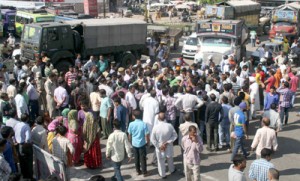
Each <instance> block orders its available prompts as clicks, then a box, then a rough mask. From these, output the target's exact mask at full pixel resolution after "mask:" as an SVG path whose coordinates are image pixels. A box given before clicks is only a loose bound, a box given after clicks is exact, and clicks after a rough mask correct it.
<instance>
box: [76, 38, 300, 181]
mask: <svg viewBox="0 0 300 181" xmlns="http://www.w3.org/2000/svg"><path fill="white" fill-rule="evenodd" d="M261 39H263V40H266V39H267V37H262V38H261ZM255 49H256V48H252V47H250V46H249V45H247V54H248V55H250V54H251V52H252V51H253V50H255ZM180 52H181V49H179V50H178V51H177V52H172V55H171V56H172V57H173V58H176V57H178V55H179V54H180ZM186 61H187V63H189V64H191V63H192V60H186ZM299 99H300V96H299V93H298V94H297V100H296V103H297V104H296V106H295V108H294V109H293V110H291V112H290V119H289V124H288V125H287V126H285V127H284V128H283V130H282V132H280V133H279V134H278V144H279V149H278V151H277V152H276V153H275V154H274V156H273V159H272V160H271V162H272V163H273V164H274V165H275V167H276V168H277V169H278V170H279V171H280V175H281V176H280V180H282V181H295V180H298V179H299V180H300V156H299V153H300V144H299V143H300V138H299V136H298V135H299V130H298V129H299V128H300V120H299V117H297V116H296V112H297V111H296V110H298V111H299V110H300V109H299V106H300V105H299ZM258 128H259V122H258V120H255V121H251V122H250V129H249V130H250V133H249V134H250V138H249V140H247V141H246V144H245V145H246V147H247V150H249V151H250V145H251V143H252V140H253V137H254V134H255V132H256V129H258ZM105 143H106V141H105V140H101V146H102V153H103V154H102V156H103V157H102V158H103V159H102V160H103V163H104V166H103V168H102V169H95V170H90V169H86V168H85V167H84V166H82V167H76V168H74V169H73V170H71V175H72V179H71V180H72V181H77V180H87V179H88V178H90V176H92V175H96V174H101V175H102V176H104V177H105V178H106V179H107V180H110V178H111V177H112V175H113V169H112V167H111V163H110V162H109V161H107V160H106V159H105V154H104V153H105ZM205 147H206V145H205V146H204V148H205ZM153 151H154V150H153V149H150V150H148V161H147V163H148V171H149V173H150V176H148V177H145V178H144V177H142V176H137V175H136V171H135V166H134V161H132V162H131V163H126V161H124V164H123V166H122V175H123V176H124V179H125V180H130V181H131V180H143V181H154V180H161V179H160V177H159V176H158V171H157V168H156V167H154V166H152V165H151V161H152V154H153ZM230 156H231V154H230V153H228V152H227V151H225V150H223V151H218V152H216V153H209V152H207V151H206V149H204V151H203V153H202V154H201V159H202V161H201V180H202V181H226V180H227V179H228V178H227V176H228V174H227V173H228V168H229V166H230V164H231V162H230ZM253 160H255V153H251V156H250V157H249V159H248V160H247V168H246V170H245V173H246V175H248V171H249V167H250V164H251V163H252V162H253ZM174 164H175V166H176V168H177V170H178V171H177V172H176V173H174V174H172V175H168V177H167V179H166V180H168V181H183V180H185V178H184V176H183V175H182V174H181V173H182V169H183V167H182V158H181V153H180V147H179V146H175V156H174ZM247 180H249V178H248V176H247Z"/></svg>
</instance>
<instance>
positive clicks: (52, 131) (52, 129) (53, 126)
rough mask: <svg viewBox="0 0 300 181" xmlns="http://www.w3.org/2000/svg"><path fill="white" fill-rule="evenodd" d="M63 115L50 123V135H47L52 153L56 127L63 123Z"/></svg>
mask: <svg viewBox="0 0 300 181" xmlns="http://www.w3.org/2000/svg"><path fill="white" fill-rule="evenodd" d="M61 122H62V117H61V116H59V117H56V119H54V120H53V121H51V123H50V124H49V125H48V127H47V128H48V135H47V143H48V149H49V152H50V153H52V141H53V139H54V137H55V135H56V128H57V127H58V126H59V125H60V124H61Z"/></svg>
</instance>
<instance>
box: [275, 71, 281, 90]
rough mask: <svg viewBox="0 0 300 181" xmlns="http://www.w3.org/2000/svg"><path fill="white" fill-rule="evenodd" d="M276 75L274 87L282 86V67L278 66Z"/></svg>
mask: <svg viewBox="0 0 300 181" xmlns="http://www.w3.org/2000/svg"><path fill="white" fill-rule="evenodd" d="M274 77H275V83H274V87H276V88H278V87H279V86H280V80H281V79H282V74H281V70H280V68H278V69H277V70H276V73H275V75H274Z"/></svg>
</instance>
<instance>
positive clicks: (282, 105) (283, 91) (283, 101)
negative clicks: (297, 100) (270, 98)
mask: <svg viewBox="0 0 300 181" xmlns="http://www.w3.org/2000/svg"><path fill="white" fill-rule="evenodd" d="M289 87H290V84H289V83H288V82H283V83H282V84H281V86H280V87H279V88H278V89H277V90H276V92H277V93H279V94H280V97H279V110H280V111H279V113H280V121H281V125H283V120H284V118H285V121H284V124H285V125H286V124H287V123H288V119H289V109H290V107H291V101H292V97H293V93H292V91H291V90H290V88H289Z"/></svg>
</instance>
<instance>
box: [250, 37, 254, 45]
mask: <svg viewBox="0 0 300 181" xmlns="http://www.w3.org/2000/svg"><path fill="white" fill-rule="evenodd" d="M250 40H251V45H252V47H255V39H252V38H251V39H250Z"/></svg>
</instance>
